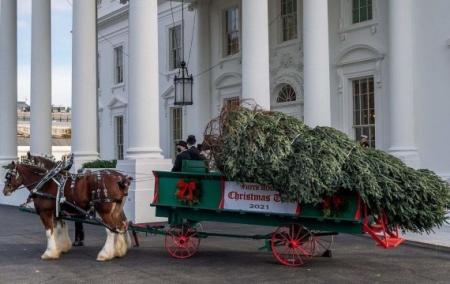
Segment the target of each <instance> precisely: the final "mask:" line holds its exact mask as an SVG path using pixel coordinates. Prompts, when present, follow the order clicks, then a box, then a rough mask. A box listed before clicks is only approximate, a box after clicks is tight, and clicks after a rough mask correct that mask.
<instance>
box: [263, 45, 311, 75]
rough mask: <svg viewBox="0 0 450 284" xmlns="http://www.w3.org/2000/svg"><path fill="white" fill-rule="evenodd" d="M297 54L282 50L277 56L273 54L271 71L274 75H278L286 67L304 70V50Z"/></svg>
mask: <svg viewBox="0 0 450 284" xmlns="http://www.w3.org/2000/svg"><path fill="white" fill-rule="evenodd" d="M300 53H301V54H300V56H299V54H296V55H297V56H294V55H293V54H292V53H289V52H280V53H277V55H276V56H271V58H270V61H271V62H270V66H271V67H270V73H271V76H272V77H275V76H278V73H279V72H280V71H282V70H286V69H290V68H291V69H294V70H303V62H302V61H301V58H303V51H301V52H300Z"/></svg>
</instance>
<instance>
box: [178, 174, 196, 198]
mask: <svg viewBox="0 0 450 284" xmlns="http://www.w3.org/2000/svg"><path fill="white" fill-rule="evenodd" d="M177 188H178V192H177V197H178V199H180V200H186V201H189V202H192V201H194V191H195V190H197V184H196V183H195V181H190V182H185V181H184V180H183V179H181V180H179V181H178V183H177ZM186 195H187V197H186Z"/></svg>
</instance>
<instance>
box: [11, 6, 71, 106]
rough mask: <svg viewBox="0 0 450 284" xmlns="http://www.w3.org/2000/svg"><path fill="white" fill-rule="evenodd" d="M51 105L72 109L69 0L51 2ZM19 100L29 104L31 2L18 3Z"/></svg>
mask: <svg viewBox="0 0 450 284" xmlns="http://www.w3.org/2000/svg"><path fill="white" fill-rule="evenodd" d="M51 2H52V19H51V21H52V104H53V105H63V106H70V105H71V92H72V34H71V30H72V0H52V1H51ZM17 30H18V34H17V48H18V50H17V53H18V55H17V56H18V78H17V88H18V99H19V100H20V101H27V102H28V103H29V102H30V70H31V66H30V61H31V0H18V1H17Z"/></svg>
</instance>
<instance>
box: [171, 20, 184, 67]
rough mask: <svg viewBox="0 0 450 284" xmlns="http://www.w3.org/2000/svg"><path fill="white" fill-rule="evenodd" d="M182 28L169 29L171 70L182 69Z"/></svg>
mask: <svg viewBox="0 0 450 284" xmlns="http://www.w3.org/2000/svg"><path fill="white" fill-rule="evenodd" d="M181 52H182V50H181V26H180V25H178V26H175V27H173V28H170V29H169V70H174V69H176V68H178V67H180V63H181V58H182V55H181Z"/></svg>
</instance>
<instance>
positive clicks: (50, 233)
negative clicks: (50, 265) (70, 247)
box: [41, 228, 61, 260]
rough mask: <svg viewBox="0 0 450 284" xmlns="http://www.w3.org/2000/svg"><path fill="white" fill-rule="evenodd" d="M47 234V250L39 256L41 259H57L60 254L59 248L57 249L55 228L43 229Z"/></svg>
mask: <svg viewBox="0 0 450 284" xmlns="http://www.w3.org/2000/svg"><path fill="white" fill-rule="evenodd" d="M45 234H46V235H47V250H46V251H45V252H44V254H43V255H42V256H41V258H42V259H45V260H47V259H58V258H59V256H60V255H61V250H59V248H58V245H57V241H56V228H54V229H53V230H51V229H48V230H46V231H45Z"/></svg>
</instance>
